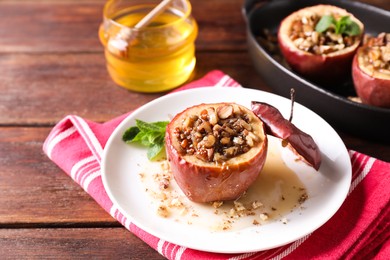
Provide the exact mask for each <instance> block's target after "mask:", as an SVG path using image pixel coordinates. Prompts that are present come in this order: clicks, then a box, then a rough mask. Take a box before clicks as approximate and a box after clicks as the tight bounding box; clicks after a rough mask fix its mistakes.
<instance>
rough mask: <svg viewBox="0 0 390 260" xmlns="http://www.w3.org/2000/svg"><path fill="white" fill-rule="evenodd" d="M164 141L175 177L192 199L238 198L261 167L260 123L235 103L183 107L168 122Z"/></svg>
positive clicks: (264, 146)
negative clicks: (183, 108) (182, 109)
mask: <svg viewBox="0 0 390 260" xmlns="http://www.w3.org/2000/svg"><path fill="white" fill-rule="evenodd" d="M165 141H166V151H167V156H168V160H169V162H170V165H171V170H172V172H173V176H174V178H175V180H176V182H177V183H178V185H179V187H180V188H181V190H182V191H183V192H184V194H185V195H186V196H187V197H188V198H189V199H191V200H192V201H195V202H211V201H221V200H232V199H236V198H238V197H239V196H241V195H242V194H243V193H244V192H245V191H246V190H247V189H248V187H249V186H250V185H251V184H252V183H253V182H254V181H255V180H256V178H257V176H258V175H259V173H260V171H261V170H262V168H263V166H264V162H265V159H266V154H267V148H268V140H267V136H266V134H265V132H264V125H263V122H262V121H261V120H260V119H259V118H258V117H257V116H256V115H255V114H254V113H253V112H252V111H250V110H249V109H247V108H245V107H244V106H241V105H238V104H235V103H214V104H200V105H197V106H193V107H190V108H187V109H185V110H184V111H182V112H181V113H179V114H177V115H176V116H175V117H174V118H173V119H172V121H171V122H170V123H169V124H168V126H167V130H166V135H165Z"/></svg>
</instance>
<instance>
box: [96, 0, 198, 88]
mask: <svg viewBox="0 0 390 260" xmlns="http://www.w3.org/2000/svg"><path fill="white" fill-rule="evenodd" d="M150 9H152V7H150V6H146V5H145V6H143V5H140V6H136V7H132V8H129V9H124V10H121V12H120V13H117V14H114V15H112V16H111V17H110V19H111V20H110V21H111V24H109V23H106V24H105V25H102V26H101V27H100V30H99V37H100V40H101V42H102V44H103V45H104V46H105V57H106V62H107V69H108V72H109V74H110V75H111V77H112V79H113V80H114V81H115V82H116V83H117V84H119V85H121V86H123V87H126V88H128V89H131V90H135V91H140V92H159V91H164V90H168V89H172V88H173V87H176V86H179V85H180V84H182V83H184V82H185V81H186V80H187V79H188V78H189V77H190V75H191V73H192V71H193V69H194V67H195V62H196V59H195V44H194V41H195V39H196V36H197V33H198V27H197V24H196V22H195V21H194V20H193V19H192V17H183V16H184V15H185V14H183V13H182V12H180V11H179V10H176V9H174V8H173V7H172V8H169V9H167V10H165V11H164V12H163V13H162V14H160V15H158V16H157V17H155V18H154V19H153V21H152V22H151V23H150V24H149V25H147V27H146V28H143V29H140V30H139V31H137V30H135V31H133V32H132V36H131V37H130V39H126V41H127V46H125V47H124V49H123V48H119V49H118V50H115V47H112V46H108V45H109V40H110V39H111V38H113V37H116V36H117V35H118V33H120V28H121V26H125V27H128V28H134V26H135V25H136V24H137V23H138V22H139V21H140V20H141V19H142V18H143V17H144V16H145V15H146V14H147V13H148V11H150ZM122 47H123V46H122Z"/></svg>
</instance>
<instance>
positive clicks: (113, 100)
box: [0, 52, 267, 125]
mask: <svg viewBox="0 0 390 260" xmlns="http://www.w3.org/2000/svg"><path fill="white" fill-rule="evenodd" d="M197 57H198V64H197V66H196V72H195V73H194V76H193V78H192V79H191V80H194V79H198V78H200V77H202V76H204V75H205V74H206V73H207V72H209V71H211V70H214V69H220V70H223V71H224V72H225V73H228V74H229V75H231V76H232V77H233V78H235V79H236V80H238V81H239V82H240V83H241V84H243V85H244V86H248V87H252V88H258V89H267V87H266V86H265V85H264V83H263V81H262V80H261V78H260V76H258V75H257V73H256V71H255V70H254V67H253V66H252V63H251V60H250V58H249V56H248V54H247V52H231V53H228V54H226V53H219V52H217V53H204V52H200V53H197ZM0 67H1V68H2V73H1V74H0V81H1V83H0V104H1V105H0V124H3V125H26V124H27V125H37V124H44V125H47V124H54V123H55V122H57V121H58V120H59V119H61V118H62V117H64V116H65V115H68V114H77V115H80V116H83V117H86V118H88V119H90V120H94V121H107V120H109V119H112V118H114V117H116V116H119V115H121V114H123V113H126V112H128V111H131V110H133V109H135V108H137V107H139V106H141V105H143V104H144V103H147V102H148V101H151V100H153V99H155V98H157V97H158V96H160V95H161V94H149V95H143V94H140V93H134V92H131V91H127V90H125V89H123V88H121V87H118V86H117V85H115V83H114V82H113V81H112V80H111V79H110V77H109V75H108V73H107V71H106V68H105V60H104V57H103V55H101V54H96V53H86V54H39V55H38V54H36V55H31V54H4V55H1V56H0Z"/></svg>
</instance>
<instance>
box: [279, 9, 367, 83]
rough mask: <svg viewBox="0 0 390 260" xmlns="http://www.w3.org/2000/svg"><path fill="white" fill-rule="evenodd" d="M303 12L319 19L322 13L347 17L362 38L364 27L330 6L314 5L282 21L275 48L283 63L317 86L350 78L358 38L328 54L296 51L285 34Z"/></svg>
mask: <svg viewBox="0 0 390 260" xmlns="http://www.w3.org/2000/svg"><path fill="white" fill-rule="evenodd" d="M306 11H313V12H316V13H318V14H320V15H322V14H324V13H325V12H335V13H340V14H342V15H349V16H350V17H351V19H352V20H353V21H355V22H356V23H357V24H358V25H359V27H360V29H361V31H362V33H361V36H362V35H363V30H364V25H363V24H362V23H361V22H360V21H359V20H358V19H357V18H355V17H354V16H353V15H352V14H350V13H348V12H347V11H346V10H344V9H341V8H338V7H335V6H331V5H317V6H311V7H307V8H303V9H300V10H298V11H296V12H294V13H292V14H290V15H289V16H287V17H286V18H285V19H283V20H282V22H281V24H280V26H279V30H278V44H279V47H280V50H281V52H282V54H283V56H284V58H285V60H286V62H287V63H288V65H289V66H290V67H291V69H292V70H294V71H295V72H297V73H298V74H300V75H302V76H304V77H305V78H307V79H310V80H313V81H315V82H318V83H335V82H338V81H340V80H344V79H346V78H347V77H348V76H350V74H351V64H352V60H353V57H354V55H355V52H356V50H357V48H358V47H359V45H360V42H361V37H360V39H359V40H358V41H357V42H355V44H353V45H352V46H350V47H348V48H345V49H343V50H341V51H337V52H333V53H329V54H324V55H315V54H312V53H309V52H306V51H303V50H300V49H298V48H297V47H296V46H295V45H294V43H293V42H292V40H291V39H290V37H289V30H290V26H291V23H292V21H293V20H294V19H295V17H296V16H297V15H299V14H300V13H302V12H306Z"/></svg>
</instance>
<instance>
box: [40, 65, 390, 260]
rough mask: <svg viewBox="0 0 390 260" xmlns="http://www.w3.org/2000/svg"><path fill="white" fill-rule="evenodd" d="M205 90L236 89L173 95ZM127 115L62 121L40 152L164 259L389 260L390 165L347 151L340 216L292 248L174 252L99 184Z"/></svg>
mask: <svg viewBox="0 0 390 260" xmlns="http://www.w3.org/2000/svg"><path fill="white" fill-rule="evenodd" d="M203 86H223V87H240V85H239V84H238V83H237V82H236V81H234V80H233V79H232V78H230V77H229V76H228V75H225V74H224V73H222V72H221V71H212V72H210V73H208V74H207V75H206V76H205V77H204V78H202V79H200V80H197V81H194V82H192V83H190V84H188V85H186V86H184V87H182V88H179V89H177V90H176V91H182V90H184V89H189V88H197V87H203ZM126 116H127V114H125V115H122V116H120V117H118V118H115V119H113V120H111V121H109V122H106V123H104V124H100V123H95V122H91V121H88V120H86V119H83V118H81V117H78V116H75V115H69V116H67V117H65V118H64V119H63V120H61V121H60V122H59V123H58V124H57V125H56V126H55V127H54V128H53V129H52V131H51V132H50V134H49V136H48V137H47V139H46V141H45V143H44V145H43V150H44V152H45V153H46V154H47V156H48V157H49V158H50V159H51V160H52V161H53V162H54V163H56V164H57V165H58V166H59V167H61V168H62V169H63V170H64V171H65V172H66V173H67V174H68V175H69V176H70V177H71V178H72V179H73V180H74V181H75V182H77V183H78V184H79V185H80V186H81V187H83V189H84V190H85V191H86V192H87V193H88V194H90V195H91V196H92V197H93V198H94V199H95V200H96V202H97V203H98V204H99V205H100V206H102V207H103V208H104V209H105V210H106V211H107V212H108V213H109V214H111V216H112V217H114V218H115V219H117V220H118V221H119V222H120V223H121V224H122V225H123V226H125V227H126V228H127V229H128V230H130V231H131V232H133V233H134V234H135V235H136V236H138V237H139V238H140V239H142V240H143V241H145V242H146V243H147V244H149V245H150V246H151V247H152V248H154V249H155V250H157V251H158V252H159V253H160V254H161V255H163V256H165V257H166V258H168V259H237V260H238V259H282V258H284V259H340V258H341V259H351V258H353V259H356V258H362V259H372V258H376V259H389V257H390V242H389V235H390V232H389V228H390V206H389V201H390V189H389V187H390V163H387V162H384V161H380V160H378V159H375V158H372V157H369V156H367V155H364V154H361V153H358V152H356V151H349V154H350V157H351V162H352V165H353V180H352V185H351V189H350V192H349V195H348V197H347V199H346V201H345V202H344V204H343V205H342V207H341V208H340V210H339V211H338V212H337V213H336V214H335V215H334V216H333V217H332V218H331V219H330V220H329V221H328V222H327V223H326V224H325V225H323V226H322V227H321V228H319V229H318V230H316V231H315V232H313V233H312V234H310V235H308V236H306V237H304V238H302V239H299V240H298V241H295V242H293V243H291V244H288V245H285V246H282V247H279V248H275V249H272V250H266V251H261V252H253V253H245V254H217V253H210V252H201V251H197V250H193V249H190V248H184V247H182V246H178V245H175V244H172V243H169V242H167V241H164V240H162V239H159V238H158V237H154V236H152V235H150V234H148V233H146V232H145V231H143V230H142V229H140V228H138V227H137V226H135V225H134V224H132V223H131V222H130V221H129V219H126V218H125V217H124V215H122V214H121V213H120V212H119V210H118V209H117V207H116V206H115V205H114V204H113V203H112V202H111V200H110V199H109V197H108V195H107V194H106V192H105V190H104V186H103V184H102V180H101V172H100V162H101V156H102V152H103V149H104V145H105V144H106V142H107V140H108V138H109V136H110V134H111V133H112V131H113V130H114V129H115V128H116V126H117V125H118V124H119V123H120V122H121V121H122V120H123V119H124V118H125V117H126Z"/></svg>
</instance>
